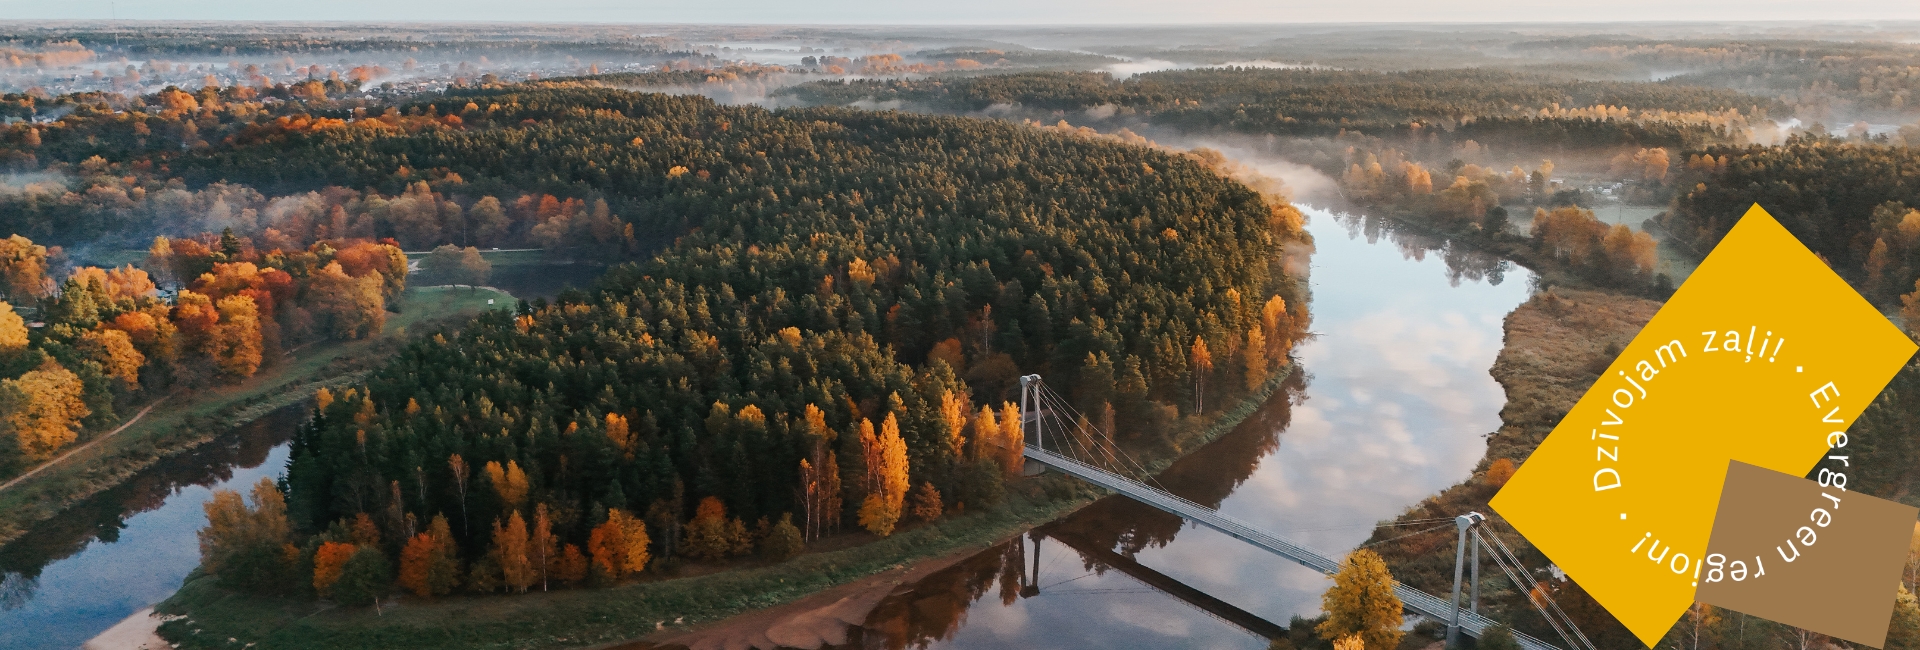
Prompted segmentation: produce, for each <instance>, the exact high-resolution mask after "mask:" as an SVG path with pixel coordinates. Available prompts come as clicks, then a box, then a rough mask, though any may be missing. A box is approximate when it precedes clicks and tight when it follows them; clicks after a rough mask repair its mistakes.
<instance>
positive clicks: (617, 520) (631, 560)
mask: <svg viewBox="0 0 1920 650" xmlns="http://www.w3.org/2000/svg"><path fill="white" fill-rule="evenodd" d="M607 521H610V522H613V523H614V524H615V525H617V526H619V527H620V538H621V539H622V540H624V541H625V542H626V545H627V547H626V552H625V553H622V555H623V556H624V557H625V558H626V562H627V573H638V572H641V571H645V570H647V562H648V561H650V560H651V559H652V558H651V557H650V556H649V555H648V553H647V547H648V546H649V545H651V544H652V543H653V540H652V538H651V537H649V536H648V535H647V523H646V521H644V520H642V519H640V518H639V517H635V516H633V514H632V513H630V512H627V511H625V510H621V509H618V508H615V509H613V510H609V511H607Z"/></svg>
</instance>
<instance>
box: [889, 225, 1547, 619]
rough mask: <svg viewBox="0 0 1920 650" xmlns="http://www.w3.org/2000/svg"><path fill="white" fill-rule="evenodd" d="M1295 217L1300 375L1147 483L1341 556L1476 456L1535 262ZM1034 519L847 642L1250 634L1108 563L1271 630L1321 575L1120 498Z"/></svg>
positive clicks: (1500, 398)
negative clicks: (1308, 326)
mask: <svg viewBox="0 0 1920 650" xmlns="http://www.w3.org/2000/svg"><path fill="white" fill-rule="evenodd" d="M1307 212H1308V214H1309V215H1310V221H1309V231H1310V232H1312V234H1313V237H1314V241H1315V248H1316V250H1315V252H1314V254H1313V256H1312V268H1311V275H1310V281H1311V286H1312V289H1313V304H1312V311H1313V327H1312V330H1313V331H1314V332H1315V333H1316V336H1315V337H1314V338H1312V339H1311V340H1309V341H1307V342H1305V343H1303V344H1302V345H1300V346H1299V347H1298V348H1297V352H1296V355H1297V359H1298V361H1299V363H1300V367H1301V368H1302V369H1304V370H1305V372H1306V376H1304V377H1299V378H1297V380H1296V381H1294V382H1292V383H1291V384H1290V385H1288V386H1287V387H1286V388H1285V389H1283V392H1282V393H1280V394H1277V395H1276V396H1275V398H1274V399H1272V400H1270V401H1269V402H1268V403H1267V404H1266V405H1265V406H1264V407H1263V408H1261V409H1260V410H1259V411H1258V412H1256V413H1255V414H1254V416H1253V417H1251V418H1249V419H1248V420H1247V421H1246V422H1244V423H1242V424H1241V425H1240V426H1239V427H1237V428H1236V429H1235V430H1234V431H1232V432H1231V433H1228V434H1227V435H1225V436H1223V437H1222V438H1221V439H1219V440H1217V441H1215V442H1214V443H1212V444H1210V445H1208V446H1206V447H1204V448H1202V449H1199V450H1196V451H1195V452H1194V453H1192V454H1190V455H1188V456H1187V457H1186V458H1183V459H1181V461H1180V462H1178V463H1176V464H1175V465H1174V466H1173V467H1172V468H1170V469H1169V470H1168V471H1167V472H1166V473H1165V474H1163V475H1162V476H1161V477H1160V478H1159V482H1160V483H1161V484H1162V485H1164V486H1166V487H1167V489H1169V490H1170V491H1173V492H1174V493H1176V494H1179V495H1181V496H1184V497H1186V498H1188V499H1190V500H1192V501H1195V502H1198V503H1201V504H1203V505H1208V506H1215V507H1218V508H1219V509H1220V510H1221V511H1222V512H1224V513H1226V514H1228V515H1231V516H1233V517H1235V518H1238V519H1240V520H1241V521H1244V522H1248V523H1251V524H1253V525H1255V526H1259V527H1262V528H1265V529H1267V530H1270V531H1274V532H1279V533H1282V534H1284V535H1286V536H1288V537H1290V538H1292V539H1293V540H1295V541H1298V542H1303V543H1304V544H1305V545H1307V546H1308V547H1310V548H1315V549H1318V550H1321V551H1323V552H1331V554H1333V555H1336V556H1337V555H1339V554H1343V553H1344V552H1346V551H1348V550H1350V549H1353V548H1354V547H1355V546H1357V545H1359V544H1360V543H1362V542H1364V541H1366V539H1367V538H1368V536H1369V535H1371V534H1372V532H1373V529H1374V525H1375V522H1377V521H1380V520H1383V519H1388V518H1392V517H1394V516H1396V515H1398V514H1399V513H1400V512H1402V511H1403V510H1405V509H1406V508H1407V507H1408V506H1410V505H1412V504H1415V503H1418V502H1419V501H1420V500H1421V499H1423V498H1425V497H1426V496H1428V495H1430V494H1433V493H1434V492H1437V491H1439V490H1440V489H1442V488H1444V487H1446V486H1448V485H1451V484H1453V483H1455V482H1458V481H1459V480H1461V479H1463V478H1465V477H1466V476H1468V474H1469V473H1470V472H1471V471H1472V469H1473V467H1474V465H1475V464H1476V463H1477V462H1478V461H1479V460H1480V457H1481V455H1482V454H1483V453H1484V452H1485V450H1486V443H1485V441H1484V439H1483V438H1482V436H1483V435H1485V434H1486V433H1488V432H1491V431H1493V430H1494V429H1495V428H1497V427H1498V426H1499V412H1500V408H1501V406H1502V405H1503V404H1504V403H1505V401H1506V398H1505V395H1504V393H1502V391H1501V389H1500V387H1499V385H1498V384H1496V383H1494V381H1493V378H1492V377H1491V376H1489V375H1488V374H1487V369H1488V368H1489V367H1491V366H1492V365H1493V360H1494V357H1495V355H1497V354H1498V353H1499V351H1500V347H1501V344H1502V331H1501V321H1502V319H1503V318H1504V317H1505V316H1506V314H1507V313H1508V312H1510V311H1512V310H1513V308H1514V307H1515V306H1518V305H1519V304H1520V303H1521V302H1522V301H1524V300H1525V299H1526V298H1527V295H1528V287H1529V284H1530V280H1531V274H1530V273H1528V272H1527V271H1525V270H1524V269H1519V268H1513V267H1510V266H1508V265H1505V264H1502V263H1499V262H1498V261H1497V260H1493V259H1489V258H1487V257H1486V256H1484V255H1478V254H1474V253H1471V252H1467V251H1462V250H1458V249H1454V250H1449V249H1448V247H1447V246H1446V244H1445V242H1443V241H1440V240H1436V239H1431V238H1427V237H1423V236H1420V235H1417V234H1412V233H1406V232H1392V231H1391V224H1390V223H1383V222H1382V221H1380V220H1378V219H1370V218H1362V217H1354V216H1348V215H1336V214H1333V213H1330V212H1327V211H1324V210H1308V211H1307ZM1429 525H1430V524H1429ZM1439 526H1442V527H1450V526H1451V524H1450V523H1445V522H1441V523H1440V524H1439ZM1424 527H1425V525H1423V526H1422V527H1417V528H1412V529H1409V530H1407V532H1408V533H1413V532H1417V531H1419V530H1421V528H1424ZM1038 533H1039V535H1038V537H1039V540H1038V541H1034V539H1032V538H1027V539H1021V540H1015V541H1013V542H1010V543H1007V544H1003V545H1001V546H999V547H996V548H994V549H990V550H988V551H985V552H982V553H980V554H978V555H976V556H974V557H972V558H969V559H967V560H965V561H962V562H961V563H959V564H957V565H955V566H954V567H952V568H950V569H947V570H944V571H941V572H939V573H936V574H934V575H931V576H929V577H928V578H926V579H924V580H922V581H921V582H920V583H918V584H916V585H913V586H912V587H911V589H907V590H896V591H895V595H894V596H891V597H889V598H888V600H886V601H883V602H882V603H881V605H880V607H879V608H878V609H876V610H875V611H874V613H873V614H872V615H871V616H870V617H869V618H868V620H867V622H866V625H865V626H864V627H863V628H862V629H861V630H859V631H858V633H857V634H856V635H855V641H854V643H853V644H852V645H855V646H857V647H865V648H904V647H909V646H912V647H935V648H1009V647H1018V648H1036V649H1039V648H1063V649H1073V648H1087V649H1094V648H1149V647H1150V648H1249V649H1252V648H1264V647H1266V646H1267V640H1266V639H1264V638H1261V637H1259V636H1256V635H1255V634H1253V633H1252V632H1249V631H1247V630H1246V629H1243V628H1242V627H1240V626H1237V625H1234V624H1232V623H1229V622H1227V621H1226V620H1222V619H1221V618H1219V617H1217V616H1215V615H1213V614H1209V613H1208V612H1206V611H1202V610H1201V609H1198V608H1196V607H1194V606H1191V605H1189V604H1188V603H1186V602H1183V601H1181V600H1179V599H1176V598H1174V597H1173V596H1171V595H1169V594H1167V593H1165V592H1164V591H1162V590H1160V589H1156V588H1152V587H1149V586H1148V585H1147V584H1146V583H1144V582H1143V581H1141V580H1138V579H1136V578H1134V577H1130V576H1129V575H1127V574H1126V573H1124V572H1123V571H1121V570H1115V565H1118V564H1127V565H1131V564H1135V563H1137V565H1140V566H1144V567H1145V568H1147V569H1148V570H1150V571H1152V572H1157V573H1158V574H1160V575H1161V576H1165V577H1167V578H1171V579H1172V580H1175V581H1177V582H1179V583H1184V585H1186V586H1188V587H1192V588H1194V589H1197V590H1199V591H1201V592H1204V593H1205V594H1206V595H1208V596H1211V597H1213V598H1217V599H1220V600H1223V601H1226V602H1227V603H1230V604H1231V605H1233V606H1236V607H1238V608H1240V609H1242V610H1245V611H1246V612H1249V613H1251V614H1254V615H1256V616H1258V617H1260V618H1263V619H1265V620H1267V621H1272V622H1275V623H1279V624H1281V625H1285V624H1286V623H1287V622H1288V620H1289V619H1290V618H1291V617H1293V616H1295V615H1300V616H1305V617H1312V616H1315V615H1317V614H1318V612H1319V609H1320V595H1321V593H1322V592H1323V591H1325V589H1326V588H1327V586H1328V585H1329V584H1330V583H1329V581H1328V580H1327V578H1325V577H1324V576H1322V575H1320V574H1319V573H1317V572H1314V571H1312V570H1309V569H1306V568H1304V567H1301V566H1299V565H1296V564H1293V563H1291V562H1289V561H1287V560H1285V559H1282V558H1280V557H1278V556H1274V555H1271V554H1268V553H1267V552H1265V551H1261V550H1258V549H1256V548H1254V547H1252V546H1250V545H1247V544H1245V543H1243V542H1240V541H1238V540H1235V539H1233V538H1230V537H1227V536H1226V535H1224V534H1221V533H1218V532H1215V531H1212V530H1209V529H1205V528H1195V527H1190V526H1183V524H1182V522H1181V520H1180V519H1179V518H1177V517H1174V516H1172V515H1168V514H1165V513H1162V512H1160V511H1157V510H1153V509H1151V508H1148V507H1146V506H1142V505H1139V504H1136V503H1134V502H1132V501H1128V500H1126V499H1124V498H1121V497H1109V498H1107V499H1104V500H1102V501H1100V502H1098V503H1096V504H1094V505H1093V506H1090V507H1088V508H1086V509H1084V510H1082V511H1080V512H1078V513H1075V514H1074V515H1072V516H1069V517H1067V518H1065V519H1063V520H1061V521H1058V522H1054V523H1052V524H1048V525H1047V526H1043V527H1041V528H1040V529H1039V530H1038ZM1076 547H1077V548H1076ZM1036 548H1037V554H1038V559H1035V554H1036ZM1115 550H1117V551H1118V555H1119V556H1122V557H1120V558H1118V559H1116V557H1115V555H1116V554H1115V553H1114V552H1113V551H1115ZM1127 557H1130V558H1131V561H1128V560H1127V559H1126V558H1127ZM1035 567H1037V570H1036V569H1035ZM1129 568H1132V567H1129ZM1132 570H1133V571H1134V572H1135V573H1138V572H1139V569H1137V568H1133V569H1132ZM1023 572H1025V573H1026V575H1025V576H1023V575H1022V573H1023ZM1023 587H1024V589H1023Z"/></svg>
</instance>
